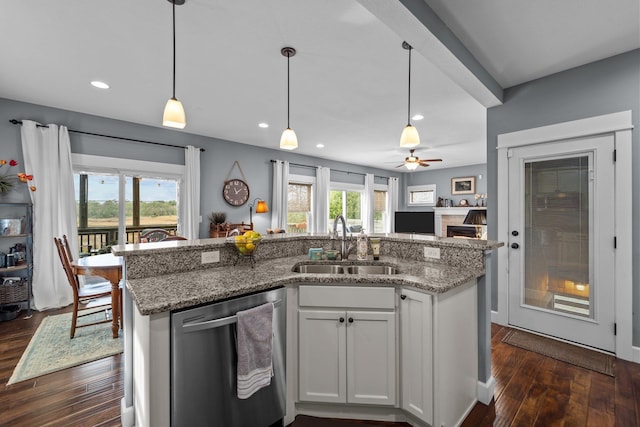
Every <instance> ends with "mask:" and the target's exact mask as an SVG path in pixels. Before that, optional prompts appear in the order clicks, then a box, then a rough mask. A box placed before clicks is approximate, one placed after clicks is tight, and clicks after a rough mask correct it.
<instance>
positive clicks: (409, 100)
mask: <svg viewBox="0 0 640 427" xmlns="http://www.w3.org/2000/svg"><path fill="white" fill-rule="evenodd" d="M407 45H408V46H409V79H408V81H409V88H408V91H407V92H408V95H407V126H411V50H412V49H413V48H412V47H411V45H409V44H408V43H407Z"/></svg>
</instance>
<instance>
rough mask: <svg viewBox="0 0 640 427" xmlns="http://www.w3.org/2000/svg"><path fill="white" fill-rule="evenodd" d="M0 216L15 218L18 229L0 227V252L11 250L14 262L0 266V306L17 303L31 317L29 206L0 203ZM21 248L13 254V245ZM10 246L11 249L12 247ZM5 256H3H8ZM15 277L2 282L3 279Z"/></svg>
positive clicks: (30, 218) (31, 250) (31, 217)
mask: <svg viewBox="0 0 640 427" xmlns="http://www.w3.org/2000/svg"><path fill="white" fill-rule="evenodd" d="M0 218H3V219H19V220H20V230H19V232H16V231H18V230H16V229H15V228H13V227H4V228H1V229H0V252H3V253H4V254H5V255H9V254H10V253H12V252H13V253H14V259H15V258H16V255H18V256H17V258H18V259H15V265H11V266H7V265H6V261H5V263H3V264H5V265H3V266H2V267H0V308H6V307H7V306H12V305H18V306H19V307H20V309H21V310H25V309H26V310H27V315H26V317H25V318H29V317H31V285H32V277H33V205H32V204H31V203H0ZM20 245H22V246H23V247H24V248H23V249H22V248H21V249H22V250H21V251H18V254H16V253H15V252H16V250H15V249H16V248H17V246H20ZM12 248H13V250H12ZM8 258H9V257H5V259H8ZM0 265H2V264H0ZM7 278H17V279H18V280H15V281H11V283H7V284H5V281H6V280H5V279H7Z"/></svg>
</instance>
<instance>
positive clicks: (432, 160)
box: [420, 159, 442, 162]
mask: <svg viewBox="0 0 640 427" xmlns="http://www.w3.org/2000/svg"><path fill="white" fill-rule="evenodd" d="M420 161H421V162H441V161H442V159H426V160H420Z"/></svg>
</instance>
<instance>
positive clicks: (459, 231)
mask: <svg viewBox="0 0 640 427" xmlns="http://www.w3.org/2000/svg"><path fill="white" fill-rule="evenodd" d="M447 237H466V238H469V239H475V238H476V227H475V226H474V225H447Z"/></svg>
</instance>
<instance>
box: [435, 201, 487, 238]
mask: <svg viewBox="0 0 640 427" xmlns="http://www.w3.org/2000/svg"><path fill="white" fill-rule="evenodd" d="M471 209H487V208H486V207H483V206H456V207H452V208H433V212H434V213H435V224H434V228H435V232H436V236H440V237H446V236H447V225H464V224H463V223H462V222H463V221H464V217H465V216H467V213H469V211H470V210H471ZM470 227H472V226H470Z"/></svg>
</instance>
